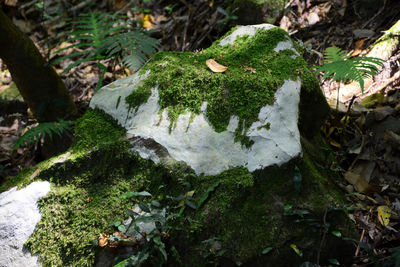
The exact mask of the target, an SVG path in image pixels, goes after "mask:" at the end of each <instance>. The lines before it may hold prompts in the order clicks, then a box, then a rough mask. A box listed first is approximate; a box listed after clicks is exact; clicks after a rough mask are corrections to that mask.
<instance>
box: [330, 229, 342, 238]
mask: <svg viewBox="0 0 400 267" xmlns="http://www.w3.org/2000/svg"><path fill="white" fill-rule="evenodd" d="M332 234H333V235H334V236H336V237H339V238H341V237H342V233H341V232H339V231H332Z"/></svg>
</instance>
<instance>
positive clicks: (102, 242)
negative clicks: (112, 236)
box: [99, 234, 109, 247]
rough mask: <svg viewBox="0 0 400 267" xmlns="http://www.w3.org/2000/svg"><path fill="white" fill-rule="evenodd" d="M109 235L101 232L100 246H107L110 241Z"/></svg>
mask: <svg viewBox="0 0 400 267" xmlns="http://www.w3.org/2000/svg"><path fill="white" fill-rule="evenodd" d="M108 237H109V236H108V235H106V234H100V236H99V246H100V247H105V246H106V245H107V243H108Z"/></svg>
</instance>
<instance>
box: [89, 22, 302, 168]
mask: <svg viewBox="0 0 400 267" xmlns="http://www.w3.org/2000/svg"><path fill="white" fill-rule="evenodd" d="M273 27H274V26H272V25H269V24H262V25H255V26H241V27H238V29H236V30H235V31H233V32H232V33H231V34H230V35H229V36H227V37H226V38H224V39H223V40H221V41H220V45H226V44H233V43H234V41H235V40H236V38H237V37H238V36H242V35H245V34H247V35H250V36H251V35H254V34H255V33H256V30H257V29H260V28H263V29H271V28H273ZM283 49H292V50H293V51H295V49H294V48H293V44H292V42H291V41H290V39H288V40H285V41H283V42H280V43H279V44H278V45H277V47H276V48H275V51H276V52H277V51H280V50H283ZM296 53H297V51H296ZM147 75H151V73H149V72H148V73H146V75H145V76H147ZM143 78H144V77H141V76H139V74H138V73H136V74H134V75H132V76H129V77H127V78H125V79H121V80H118V81H116V82H114V83H112V84H110V85H107V86H105V87H103V88H102V89H101V90H100V91H99V92H98V93H96V94H95V95H94V96H93V98H92V100H91V102H90V107H91V108H99V109H102V110H104V111H105V112H106V113H108V114H110V115H111V116H112V117H113V118H114V119H115V120H117V121H118V123H119V124H121V125H122V126H123V127H125V128H126V129H127V132H128V134H131V135H134V136H136V137H140V138H141V139H142V140H153V143H156V144H159V145H161V146H162V147H163V148H165V149H166V150H167V152H168V154H169V156H170V157H171V158H173V159H175V160H177V161H183V162H185V163H186V164H188V165H189V166H190V167H191V168H192V169H193V170H194V171H195V172H196V174H197V175H199V174H202V173H203V174H205V175H217V174H219V173H221V172H222V171H224V170H227V169H230V168H232V167H237V166H245V167H247V168H248V170H249V171H251V172H252V171H255V170H257V169H263V168H265V167H268V166H272V165H278V166H280V165H282V164H284V163H286V162H288V161H289V160H291V159H293V158H295V157H298V156H299V155H301V145H300V134H299V130H298V127H297V122H298V113H299V108H298V106H299V102H300V88H301V82H300V79H297V80H295V81H292V80H286V81H284V83H283V85H282V86H281V87H280V88H278V89H277V91H276V93H275V99H276V101H275V103H274V104H273V105H266V106H264V107H263V108H261V110H260V112H259V115H258V121H256V122H254V123H253V124H252V125H251V127H250V129H249V130H248V131H247V132H246V136H248V137H249V138H250V140H252V141H254V144H253V145H252V146H251V148H250V149H247V148H245V147H244V146H242V145H241V144H240V143H238V142H234V137H235V135H234V131H235V129H236V128H237V126H238V118H237V117H235V116H232V117H231V118H230V122H229V125H228V127H227V130H226V131H224V132H220V133H217V132H215V131H214V129H213V128H212V126H211V125H210V124H209V122H208V120H207V117H206V116H205V113H206V108H207V103H206V102H204V103H203V106H202V113H201V114H200V115H197V116H195V117H194V119H193V121H192V122H190V113H189V112H188V113H186V114H182V115H180V116H179V118H178V119H177V122H176V127H175V128H173V130H172V131H171V133H170V132H169V125H170V121H169V120H168V112H167V111H166V110H164V111H162V113H161V114H160V112H159V111H160V106H159V105H158V100H159V96H158V90H157V88H153V90H152V95H151V97H150V98H149V99H148V101H147V102H146V103H144V104H142V105H140V106H139V107H138V109H137V110H135V109H134V108H133V109H129V106H128V104H127V103H126V102H125V97H126V96H128V95H130V93H131V92H132V91H133V90H136V88H137V86H138V84H139V83H140V81H141V80H142V79H143ZM117 103H119V104H118V105H117ZM188 125H189V127H188ZM268 127H269V129H268V130H267V129H266V128H268ZM137 141H138V140H137V139H136V141H135V142H134V143H132V144H133V148H132V150H133V151H136V152H138V153H139V155H140V156H141V157H143V158H148V159H151V160H153V161H154V162H156V163H158V162H160V161H162V160H161V159H160V157H159V156H158V155H157V152H156V150H154V149H153V146H146V145H145V143H146V142H137Z"/></svg>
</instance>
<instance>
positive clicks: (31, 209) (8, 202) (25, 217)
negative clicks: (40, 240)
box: [0, 182, 50, 267]
mask: <svg viewBox="0 0 400 267" xmlns="http://www.w3.org/2000/svg"><path fill="white" fill-rule="evenodd" d="M49 191H50V183H49V182H33V183H31V184H30V185H28V186H27V187H25V188H23V189H21V190H17V188H16V187H13V188H11V189H10V190H8V191H6V192H3V193H1V194H0V240H1V242H0V267H28V266H29V267H35V266H41V264H40V262H39V261H38V258H37V256H32V255H31V254H30V252H29V251H27V250H26V249H25V248H24V246H23V245H24V243H25V242H26V240H27V239H28V238H29V236H30V235H31V234H32V233H33V231H34V229H35V227H36V224H37V222H38V221H39V220H40V218H41V214H40V212H39V208H38V206H37V200H38V199H39V198H41V197H43V196H45V195H46V194H47V193H48V192H49ZM43 245H46V244H43Z"/></svg>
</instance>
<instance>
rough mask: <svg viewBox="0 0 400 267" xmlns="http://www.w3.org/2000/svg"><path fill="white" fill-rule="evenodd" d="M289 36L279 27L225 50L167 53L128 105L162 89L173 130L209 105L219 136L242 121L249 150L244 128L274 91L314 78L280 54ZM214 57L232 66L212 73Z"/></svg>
mask: <svg viewBox="0 0 400 267" xmlns="http://www.w3.org/2000/svg"><path fill="white" fill-rule="evenodd" d="M288 38H289V36H288V35H287V33H286V32H285V31H284V30H282V29H280V28H273V29H270V30H258V31H257V33H256V34H255V35H254V36H252V37H250V36H242V37H239V38H237V40H236V41H235V43H234V44H233V45H229V44H228V45H225V46H223V47H221V46H220V45H219V42H218V41H217V42H214V44H213V45H212V46H211V47H209V48H208V49H205V50H203V51H200V52H195V53H192V52H185V53H179V52H163V53H158V54H156V55H155V56H154V57H153V58H152V59H151V61H150V62H149V63H148V64H147V65H146V66H145V67H144V68H143V70H142V71H141V73H145V72H146V71H148V70H150V71H151V72H150V75H149V76H148V77H146V78H144V80H143V81H142V85H141V86H140V87H139V88H138V89H137V90H136V91H134V92H132V94H131V95H130V96H128V97H127V98H126V101H127V102H128V103H129V104H131V105H132V106H133V107H136V106H137V105H140V104H141V103H144V102H146V101H147V99H148V96H150V94H151V89H152V88H154V87H155V86H156V85H158V92H159V97H160V99H159V105H160V106H161V109H167V110H168V112H169V119H170V122H171V127H172V126H173V124H174V123H175V122H176V120H177V118H178V116H179V115H180V114H182V113H184V112H186V111H189V112H192V113H194V114H196V115H197V114H200V111H201V106H202V104H203V103H204V102H207V113H206V116H207V118H208V120H209V122H210V123H211V125H212V126H213V127H214V129H215V131H216V132H222V131H225V130H226V128H227V126H228V124H229V120H230V118H231V116H237V117H238V118H239V127H238V128H237V129H236V132H235V136H236V139H235V141H240V142H241V143H242V144H245V145H246V146H247V147H249V146H251V143H250V142H249V140H248V138H246V136H245V133H246V130H247V129H248V128H249V127H250V125H251V124H252V123H253V122H254V121H256V120H257V119H258V114H259V111H260V109H261V108H262V107H263V106H265V105H266V104H273V102H274V94H275V91H276V90H277V89H278V88H279V87H280V86H281V85H282V84H283V82H284V80H286V79H292V80H296V79H297V76H298V75H300V76H301V77H302V79H303V80H309V79H311V78H310V77H309V76H310V75H312V74H311V72H307V71H305V69H306V68H307V66H306V63H305V61H304V60H303V59H302V58H301V57H296V58H294V59H293V58H292V56H294V55H295V53H294V52H293V51H292V50H284V51H280V52H279V53H276V52H274V51H273V49H274V48H275V47H276V45H277V44H278V43H279V42H281V41H285V40H287V39H288ZM208 59H215V60H216V61H218V62H219V63H220V64H223V65H225V66H227V67H228V70H227V71H226V72H224V73H214V72H212V71H211V70H210V69H208V67H207V66H206V64H205V62H206V60H208Z"/></svg>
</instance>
